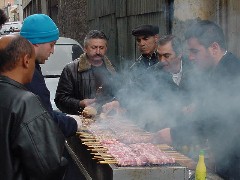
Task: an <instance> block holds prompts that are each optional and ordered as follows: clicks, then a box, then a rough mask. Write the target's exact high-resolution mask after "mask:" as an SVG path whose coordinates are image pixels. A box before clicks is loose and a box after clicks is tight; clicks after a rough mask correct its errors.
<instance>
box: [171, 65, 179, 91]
mask: <svg viewBox="0 0 240 180" xmlns="http://www.w3.org/2000/svg"><path fill="white" fill-rule="evenodd" d="M171 74H172V79H173V82H174V83H175V84H177V85H178V86H179V84H180V81H181V78H182V61H181V67H180V71H179V72H178V73H171Z"/></svg>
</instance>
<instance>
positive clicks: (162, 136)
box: [153, 128, 172, 145]
mask: <svg viewBox="0 0 240 180" xmlns="http://www.w3.org/2000/svg"><path fill="white" fill-rule="evenodd" d="M153 141H154V142H155V143H166V144H169V145H171V144H172V138H171V133H170V128H165V129H162V130H160V131H158V132H156V133H155V134H154V137H153Z"/></svg>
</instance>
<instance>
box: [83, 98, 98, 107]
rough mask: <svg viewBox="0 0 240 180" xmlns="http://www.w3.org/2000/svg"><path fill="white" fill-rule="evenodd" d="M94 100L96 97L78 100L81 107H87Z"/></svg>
mask: <svg viewBox="0 0 240 180" xmlns="http://www.w3.org/2000/svg"><path fill="white" fill-rule="evenodd" d="M95 102H96V98H94V99H83V100H81V101H80V106H81V107H87V106H90V105H91V104H93V103H95Z"/></svg>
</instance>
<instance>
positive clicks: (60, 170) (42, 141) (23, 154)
mask: <svg viewBox="0 0 240 180" xmlns="http://www.w3.org/2000/svg"><path fill="white" fill-rule="evenodd" d="M0 102H1V104H0V148H1V151H0V152H1V153H0V167H1V168H0V179H4V180H30V179H31V180H33V179H34V180H43V179H44V180H48V179H49V180H53V179H54V180H59V179H62V177H63V176H64V173H65V168H66V165H67V160H66V159H64V158H63V157H62V152H63V149H64V142H65V141H64V136H63V134H62V133H61V131H60V130H59V128H58V127H57V126H56V124H55V122H54V121H53V120H52V119H51V117H50V115H49V114H48V113H47V111H46V110H45V109H44V108H43V106H42V105H41V103H40V101H39V100H38V98H37V96H36V95H34V94H33V93H31V92H29V91H27V90H26V89H25V88H24V86H23V85H21V84H19V83H18V82H16V81H13V80H11V79H9V78H7V77H5V76H0Z"/></svg>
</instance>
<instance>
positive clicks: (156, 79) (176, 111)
mask: <svg viewBox="0 0 240 180" xmlns="http://www.w3.org/2000/svg"><path fill="white" fill-rule="evenodd" d="M184 61H189V60H188V59H185V60H184ZM186 64H188V63H184V64H183V66H185V65H186ZM156 67H157V68H156ZM156 67H155V68H151V69H147V70H142V69H141V70H140V71H139V72H132V71H129V69H127V68H126V70H124V71H122V72H121V78H120V79H119V80H118V82H119V84H120V85H119V86H118V88H116V91H115V93H116V94H115V95H116V97H117V99H118V100H119V102H120V104H121V106H122V107H123V108H125V109H126V110H127V115H126V118H127V119H129V120H131V121H133V122H134V123H135V124H137V125H138V126H139V127H141V128H143V129H145V130H147V131H149V132H154V133H155V132H157V131H159V130H161V129H163V128H167V127H170V128H172V129H174V128H176V127H177V128H176V131H177V136H178V137H177V138H178V139H180V144H181V146H182V145H184V144H187V145H193V146H194V145H198V146H199V148H209V147H207V146H210V148H211V151H213V154H214V156H215V157H216V156H220V157H221V158H220V159H219V158H216V161H217V163H218V164H220V163H222V162H225V161H227V160H226V159H229V158H230V159H231V158H232V157H233V156H235V154H234V152H236V149H238V148H239V146H240V145H239V143H238V137H240V136H239V135H240V134H239V130H238V129H239V127H240V124H239V117H240V116H239V115H240V108H239V103H240V95H239V90H240V79H239V78H237V75H234V76H228V74H231V72H226V73H225V74H220V75H219V76H217V77H215V78H213V77H214V75H213V72H208V71H202V70H199V69H197V68H196V67H195V65H194V64H193V65H192V64H190V65H189V67H187V68H184V69H183V70H184V71H183V76H182V82H181V83H180V87H178V86H177V85H176V84H174V83H173V81H172V79H171V76H170V75H169V74H167V73H166V72H164V71H163V69H161V64H158V65H156ZM230 71H231V69H230ZM188 108H189V109H188ZM126 126H127V124H126ZM179 127H180V128H179ZM174 145H175V146H176V147H177V146H178V143H175V144H174ZM238 150H239V149H238ZM198 152H199V151H198V150H196V151H195V152H194V157H197V155H198ZM208 156H209V154H207V152H206V157H208ZM228 161H229V160H228ZM228 161H227V162H228ZM229 163H230V162H229ZM227 168H228V165H227Z"/></svg>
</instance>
